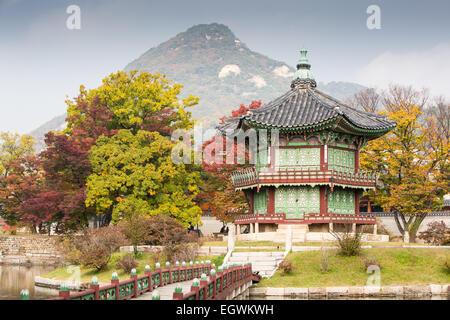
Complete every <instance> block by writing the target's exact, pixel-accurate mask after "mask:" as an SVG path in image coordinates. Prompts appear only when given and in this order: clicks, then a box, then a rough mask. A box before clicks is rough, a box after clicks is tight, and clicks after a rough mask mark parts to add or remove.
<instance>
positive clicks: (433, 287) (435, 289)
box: [430, 284, 443, 295]
mask: <svg viewBox="0 0 450 320" xmlns="http://www.w3.org/2000/svg"><path fill="white" fill-rule="evenodd" d="M430 292H431V294H432V295H440V294H441V293H443V291H442V286H441V285H440V284H430Z"/></svg>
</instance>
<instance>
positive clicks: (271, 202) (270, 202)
mask: <svg viewBox="0 0 450 320" xmlns="http://www.w3.org/2000/svg"><path fill="white" fill-rule="evenodd" d="M274 213H275V187H270V188H269V197H268V199H267V214H274Z"/></svg>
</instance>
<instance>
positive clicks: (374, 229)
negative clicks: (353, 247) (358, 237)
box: [373, 223, 378, 235]
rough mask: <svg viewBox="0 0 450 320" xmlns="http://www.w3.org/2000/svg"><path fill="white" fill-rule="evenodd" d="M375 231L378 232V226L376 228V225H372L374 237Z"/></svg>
mask: <svg viewBox="0 0 450 320" xmlns="http://www.w3.org/2000/svg"><path fill="white" fill-rule="evenodd" d="M377 231H378V226H377V224H376V223H375V224H374V225H373V234H374V235H377Z"/></svg>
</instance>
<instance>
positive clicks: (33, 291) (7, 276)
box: [0, 265, 58, 300]
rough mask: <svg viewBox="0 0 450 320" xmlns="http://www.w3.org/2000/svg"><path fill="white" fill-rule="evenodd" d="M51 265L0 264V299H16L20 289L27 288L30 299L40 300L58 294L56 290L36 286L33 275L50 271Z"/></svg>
mask: <svg viewBox="0 0 450 320" xmlns="http://www.w3.org/2000/svg"><path fill="white" fill-rule="evenodd" d="M53 269H54V267H51V266H32V267H26V266H6V265H0V300H18V299H20V291H21V290H22V289H28V290H29V292H30V299H34V300H41V299H46V298H50V297H55V296H57V295H58V290H55V289H49V288H41V287H36V286H35V285H34V277H35V276H38V275H40V274H43V273H46V272H50V271H52V270H53Z"/></svg>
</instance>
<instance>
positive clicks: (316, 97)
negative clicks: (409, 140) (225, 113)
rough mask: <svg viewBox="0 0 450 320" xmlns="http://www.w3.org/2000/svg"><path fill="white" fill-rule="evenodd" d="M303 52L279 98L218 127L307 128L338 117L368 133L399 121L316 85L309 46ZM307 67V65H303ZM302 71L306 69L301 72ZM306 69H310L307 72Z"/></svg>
mask: <svg viewBox="0 0 450 320" xmlns="http://www.w3.org/2000/svg"><path fill="white" fill-rule="evenodd" d="M301 52H302V59H303V60H302V59H301V63H299V65H297V67H298V68H299V70H298V74H297V76H296V77H295V78H294V80H293V82H292V85H291V89H290V90H289V91H288V92H286V93H285V94H283V95H282V96H280V97H279V98H277V99H275V100H273V101H271V102H269V103H268V104H267V105H266V106H264V107H262V108H260V109H254V110H250V111H248V112H247V114H245V115H243V116H240V117H236V118H231V119H227V120H225V122H224V124H222V125H220V126H219V127H218V130H219V131H220V132H222V133H223V134H224V133H226V132H229V131H230V130H232V131H234V130H236V129H239V128H241V127H242V125H243V123H244V122H245V123H246V124H247V125H249V126H251V127H253V126H262V127H269V128H278V129H299V130H302V129H306V128H309V127H311V126H317V125H320V124H321V123H324V122H330V121H334V120H336V121H337V123H339V121H340V120H342V119H344V122H345V120H346V122H347V123H348V124H347V126H348V125H350V126H353V127H354V129H355V130H358V131H365V132H366V133H369V134H370V133H371V132H372V131H373V132H380V131H385V132H386V131H389V130H391V129H392V128H394V127H395V122H394V121H390V120H388V119H387V117H386V116H382V115H377V114H373V113H368V112H364V111H361V110H358V109H355V108H352V107H350V106H348V105H346V104H345V103H343V102H341V101H339V100H337V99H335V98H333V97H331V96H329V95H327V94H325V93H324V92H322V91H320V90H318V89H317V88H316V82H315V80H314V77H313V75H312V73H311V72H310V70H309V66H310V65H309V62H308V60H307V59H306V50H304V51H301ZM302 68H303V69H302ZM300 71H302V72H300ZM305 71H306V72H305Z"/></svg>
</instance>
